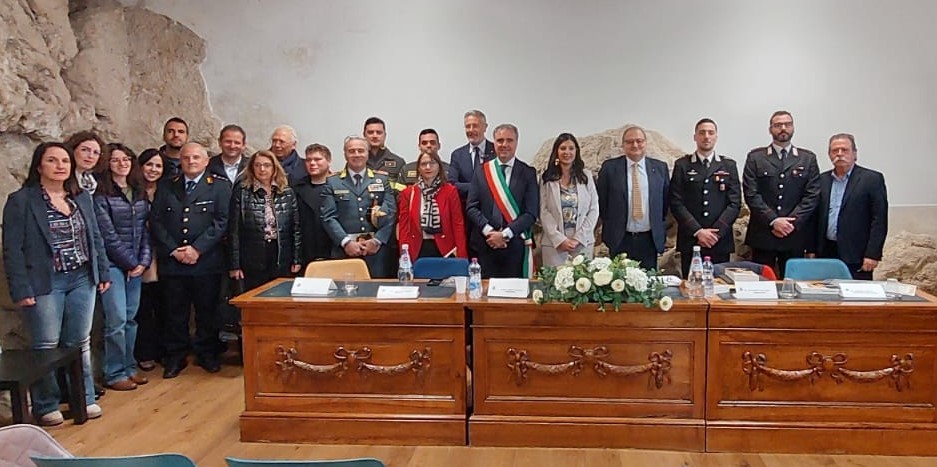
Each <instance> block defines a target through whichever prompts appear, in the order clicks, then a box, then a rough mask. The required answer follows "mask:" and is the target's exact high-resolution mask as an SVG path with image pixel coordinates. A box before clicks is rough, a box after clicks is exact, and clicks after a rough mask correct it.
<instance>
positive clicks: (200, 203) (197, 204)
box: [195, 200, 215, 206]
mask: <svg viewBox="0 0 937 467" xmlns="http://www.w3.org/2000/svg"><path fill="white" fill-rule="evenodd" d="M214 202H215V201H214V200H207V201H199V202H197V203H195V205H196V206H202V205H205V204H212V203H214Z"/></svg>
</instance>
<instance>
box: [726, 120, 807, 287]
mask: <svg viewBox="0 0 937 467" xmlns="http://www.w3.org/2000/svg"><path fill="white" fill-rule="evenodd" d="M768 132H769V133H771V137H772V142H771V145H769V146H766V147H760V148H755V149H753V150H751V152H749V153H748V157H747V158H746V160H745V169H744V171H743V175H742V188H743V191H744V193H745V202H746V203H748V208H749V210H751V218H750V219H749V221H748V233H747V234H746V235H745V243H747V244H748V246H750V247H751V248H752V261H754V262H756V263H760V264H764V265H766V266H770V267H771V268H772V269H774V270H775V271H776V272H777V275H778V277H784V267H785V265H786V264H787V260H788V259H790V258H802V257H803V256H804V250H805V248H806V246H807V240H808V237H809V233H808V232H807V230H808V229H807V227H808V226H809V222H810V221H811V216H812V215H813V211H814V209H816V207H817V202H818V201H819V196H820V169H819V167H818V166H817V156H816V154H814V153H813V152H811V151H809V150H807V149H804V148H798V147H794V145H793V144H791V138H792V137H793V136H794V117H792V116H791V114H790V112H788V111H786V110H779V111H777V112H775V113H773V114H772V115H771V119H770V120H769V127H768Z"/></svg>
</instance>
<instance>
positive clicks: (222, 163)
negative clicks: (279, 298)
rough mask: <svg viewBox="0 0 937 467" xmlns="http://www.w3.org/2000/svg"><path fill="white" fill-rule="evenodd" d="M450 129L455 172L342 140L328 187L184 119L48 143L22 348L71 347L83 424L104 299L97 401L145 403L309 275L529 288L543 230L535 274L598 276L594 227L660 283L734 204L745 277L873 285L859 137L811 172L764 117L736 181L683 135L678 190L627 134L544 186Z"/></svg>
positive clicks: (25, 203) (874, 201)
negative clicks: (816, 267)
mask: <svg viewBox="0 0 937 467" xmlns="http://www.w3.org/2000/svg"><path fill="white" fill-rule="evenodd" d="M463 123H464V129H465V135H466V139H467V143H466V144H464V145H463V146H461V147H459V148H457V149H455V150H454V151H453V152H452V154H451V156H450V159H449V162H448V163H446V162H444V161H443V160H442V158H441V157H440V155H439V150H440V141H439V135H438V134H437V132H436V131H435V130H433V129H429V128H428V129H424V130H422V131H421V132H420V133H419V136H418V150H419V155H418V156H417V159H416V160H415V161H414V162H411V163H405V161H404V160H403V158H401V157H400V156H398V155H396V154H394V153H393V152H392V151H391V150H390V149H388V148H387V147H386V146H385V144H384V143H385V140H386V127H385V123H384V122H383V121H382V120H381V119H379V118H376V117H372V118H369V119H367V120H366V121H365V124H364V127H363V132H362V134H361V135H353V136H349V137H347V138H345V140H344V142H343V145H342V151H343V155H344V159H345V163H344V166H343V167H341V168H340V169H339V170H338V171H337V172H333V171H332V167H331V162H332V154H331V151H330V150H329V148H328V147H326V146H325V145H322V144H311V145H309V146H307V147H306V148H305V150H304V151H303V156H300V155H299V153H298V151H297V136H296V132H295V131H294V130H293V129H292V128H291V127H289V126H280V127H277V128H276V129H275V130H274V131H273V133H272V135H271V137H270V145H269V149H266V150H261V151H257V152H255V153H253V154H252V155H247V154H245V153H244V151H245V147H246V143H247V137H246V132H245V131H244V129H243V128H241V127H240V126H238V125H227V126H225V127H224V128H223V129H222V130H221V132H220V135H219V138H218V145H219V146H220V148H221V152H220V153H219V154H218V155H216V156H214V157H209V154H208V152H207V150H206V148H205V147H203V146H202V145H200V144H198V143H194V142H189V141H188V137H189V128H188V125H187V124H186V122H185V121H184V120H182V119H180V118H171V119H169V120H168V121H167V122H166V123H165V125H164V128H163V141H164V143H165V144H164V145H163V146H162V147H160V148H158V149H147V150H145V151H143V152H142V153H141V154H140V155H139V156H137V155H136V154H135V153H134V152H133V151H132V150H131V149H130V148H127V147H126V146H124V145H122V144H119V143H112V144H105V143H104V142H103V141H102V140H101V139H100V138H99V137H98V136H97V135H95V134H94V133H92V132H80V133H78V134H76V135H73V136H72V137H71V138H69V140H68V141H67V142H65V143H54V142H53V143H43V144H40V145H39V146H38V147H37V148H36V150H35V151H34V153H33V157H32V162H31V165H30V167H29V172H28V175H27V178H26V180H25V182H24V183H23V187H22V188H21V189H20V190H18V191H16V192H14V193H13V194H11V195H10V197H9V198H8V200H7V203H6V207H5V210H4V214H3V253H4V260H5V265H6V271H7V280H8V282H9V285H10V293H11V295H12V298H13V300H14V301H15V302H16V304H17V305H18V306H20V307H22V308H23V309H24V310H25V311H26V313H24V316H25V317H26V321H27V323H28V324H29V327H30V329H31V331H32V339H33V341H32V346H33V348H36V349H43V348H53V347H57V346H66V347H80V348H81V349H82V356H83V357H82V358H83V365H84V368H85V382H84V383H85V388H86V393H87V394H86V398H87V402H88V404H89V405H88V414H89V416H90V417H91V418H95V417H98V416H100V415H101V408H100V406H98V405H97V404H95V399H94V391H93V387H94V385H93V381H92V376H91V374H92V373H91V365H90V353H89V345H90V344H89V343H90V339H89V334H90V332H91V323H92V316H93V314H94V310H95V303H96V301H97V300H99V301H100V304H101V307H100V308H101V310H102V311H103V314H104V323H105V325H104V338H105V346H104V365H103V368H104V382H105V384H106V386H107V387H110V388H112V389H115V390H132V389H135V388H136V387H137V386H138V385H141V384H146V382H147V378H146V377H145V376H144V375H143V374H142V373H141V371H148V370H151V369H153V368H154V367H155V362H156V361H161V362H162V365H163V368H164V371H163V377H164V378H173V377H176V376H177V375H178V374H179V373H180V372H181V371H182V370H183V369H184V368H185V367H186V366H187V363H188V360H187V353H188V352H189V350H190V349H191V350H192V351H193V352H194V354H195V356H196V360H195V361H196V363H197V364H198V365H199V366H201V367H202V368H203V369H205V370H206V371H208V372H217V371H219V369H220V360H219V356H220V354H221V352H222V350H223V349H224V344H223V342H221V341H220V340H219V337H218V336H219V331H220V327H221V322H220V320H219V317H218V309H219V306H218V305H219V301H220V300H222V299H223V297H225V296H227V295H230V294H231V290H237V289H240V290H246V289H250V288H254V287H256V286H258V285H261V284H263V283H265V282H267V281H269V280H271V279H273V278H276V277H281V276H291V275H295V274H297V273H300V270H301V269H302V267H303V266H304V265H305V264H307V263H309V262H311V261H317V260H322V259H329V258H355V257H357V258H362V259H364V261H365V262H366V263H367V265H368V269H369V271H370V273H371V276H372V277H375V278H385V277H393V275H394V271H395V269H396V267H397V260H398V253H399V251H400V250H401V247H402V246H403V245H407V247H408V249H409V252H410V255H411V256H412V257H413V259H416V258H419V257H433V256H436V257H438V256H454V257H461V258H468V257H474V258H478V260H479V263H480V264H481V267H482V273H483V275H484V276H485V277H531V276H532V274H533V268H534V265H535V263H537V262H538V261H536V259H535V258H534V257H533V253H534V244H533V242H534V237H533V233H534V232H533V226H534V224H535V222H537V221H538V220H539V222H540V225H541V226H542V235H541V236H540V243H541V245H540V246H541V248H540V252H541V257H540V260H539V263H540V264H544V265H559V264H562V263H564V262H566V261H567V260H568V259H569V258H570V257H571V256H575V255H578V254H580V253H581V254H585V255H586V256H590V257H591V256H592V254H593V250H594V247H595V229H596V227H597V225H599V223H600V221H601V225H602V235H601V236H602V241H603V242H604V243H605V245H606V246H607V247H608V249H609V251H610V253H611V254H612V255H617V254H619V253H627V254H628V256H629V257H631V258H634V259H637V260H639V261H640V263H641V265H642V267H645V268H656V267H657V259H658V255H659V254H660V253H662V252H663V250H664V244H665V232H666V227H667V225H666V224H667V214H668V212H670V213H672V214H673V218H674V219H675V221H676V223H677V224H678V236H677V249H678V250H679V251H680V252H681V256H682V258H683V264H682V269H683V274H684V275H686V273H687V270H688V268H689V259H690V256H691V251H692V248H693V246H696V245H699V246H700V247H701V248H702V253H703V254H704V255H706V256H711V257H712V260H713V262H716V263H718V262H725V261H728V260H729V256H730V255H731V254H732V253H733V252H734V250H735V240H734V239H733V230H732V226H733V223H734V222H735V220H736V218H737V217H738V214H739V210H740V208H741V200H742V196H743V193H744V198H745V201H746V203H747V204H748V206H749V208H750V210H751V219H750V221H749V226H748V233H747V236H746V242H747V243H748V244H749V245H750V246H751V247H752V250H753V253H752V260H753V261H756V262H759V263H762V264H765V265H768V266H771V267H772V268H774V269H776V270H777V271H778V273H779V274H780V275H783V273H784V264H785V262H786V261H787V259H789V258H793V257H802V256H805V255H817V256H824V257H836V258H840V259H842V260H843V261H844V262H846V263H847V264H848V265H849V266H850V269H851V270H852V271H854V275H855V276H856V277H857V278H871V274H872V270H873V269H874V268H875V267H876V265H877V262H878V261H879V260H880V259H881V254H882V246H883V243H884V240H885V235H886V232H887V224H888V222H887V197H886V189H885V183H884V178H883V177H882V175H881V174H880V173H879V172H875V171H872V170H869V169H865V168H863V167H860V166H858V165H856V159H857V148H856V144H855V138H854V137H853V136H852V135H849V134H845V133H843V134H836V135H834V136H832V137H831V138H830V141H829V149H828V151H829V157H830V161H831V162H832V164H833V170H831V171H827V172H824V173H822V174H821V173H820V171H819V169H818V165H817V160H816V156H815V155H814V153H813V152H811V151H809V150H807V149H804V148H800V147H795V146H793V144H792V143H791V138H792V137H793V134H794V123H793V118H792V116H791V114H790V113H788V112H786V111H778V112H775V113H774V114H773V115H772V116H771V118H770V121H769V127H768V130H769V133H770V134H771V137H772V142H771V144H770V145H768V146H764V147H760V148H757V149H754V150H752V151H751V152H750V153H749V154H748V156H747V159H746V161H745V166H744V168H743V171H742V174H741V177H740V175H739V172H738V169H737V166H736V163H735V161H734V160H733V159H732V158H730V157H728V156H725V155H722V154H718V153H716V151H715V146H716V141H717V139H718V129H717V126H716V122H714V121H713V120H711V119H702V120H700V121H699V122H698V123H697V124H696V126H695V129H694V140H695V142H696V150H695V151H694V152H693V153H691V154H688V155H686V156H684V157H682V158H680V159H679V160H677V161H676V163H675V164H674V167H673V172H672V174H671V173H670V170H669V169H668V166H667V164H666V163H665V162H662V161H660V160H657V159H652V158H648V157H647V153H646V146H647V135H646V134H645V131H644V130H643V129H641V128H640V127H636V126H635V127H629V128H627V129H625V131H624V134H623V136H622V149H623V153H624V154H623V155H622V156H621V157H616V158H613V159H609V160H607V161H605V162H604V163H603V164H602V166H601V169H600V170H599V172H598V174H597V176H594V175H593V174H592V173H591V172H590V171H589V170H587V169H586V168H585V163H584V161H583V158H582V155H581V153H580V146H579V142H578V141H577V139H576V137H575V136H573V135H572V134H569V133H563V134H560V135H559V136H558V137H557V138H556V139H555V141H554V144H553V147H552V150H551V153H550V156H549V159H548V162H547V166H546V168H545V170H544V171H543V173H542V174H540V175H539V177H538V175H537V173H536V171H535V170H534V168H532V167H531V166H529V165H528V164H526V163H524V162H523V161H521V160H519V159H517V157H516V150H517V142H518V129H517V127H515V126H514V125H511V124H502V125H498V126H496V127H495V128H494V130H493V132H492V140H489V139H488V138H487V137H486V134H487V129H488V123H487V119H486V116H485V114H484V113H482V112H481V111H478V110H472V111H469V112H466V113H465V115H464V117H463ZM232 284H234V286H236V287H237V288H236V289H230V288H231V287H233V286H232ZM229 289H230V290H229ZM98 297H99V299H98ZM192 309H194V311H195V325H196V326H195V327H196V330H195V336H194V338H190V333H189V314H190V310H192ZM31 390H32V399H33V413H34V415H35V416H36V417H37V419H38V421H39V422H40V423H41V424H45V425H52V424H57V423H61V422H62V414H61V412H59V411H58V401H59V388H58V385H57V382H56V380H55V378H54V377H53V376H52V375H49V376H48V377H47V378H45V379H43V380H42V381H41V382H40V383H39V384H36V385H33V387H32V388H31Z"/></svg>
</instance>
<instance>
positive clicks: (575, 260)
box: [573, 255, 586, 266]
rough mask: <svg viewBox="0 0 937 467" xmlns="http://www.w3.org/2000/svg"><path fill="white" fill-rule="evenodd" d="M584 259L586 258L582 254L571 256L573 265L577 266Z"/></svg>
mask: <svg viewBox="0 0 937 467" xmlns="http://www.w3.org/2000/svg"><path fill="white" fill-rule="evenodd" d="M585 260H586V257H585V256H583V255H576V257H575V258H573V266H579V265H580V264H582V262H583V261H585Z"/></svg>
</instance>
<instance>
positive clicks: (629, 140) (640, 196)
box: [595, 126, 670, 269]
mask: <svg viewBox="0 0 937 467" xmlns="http://www.w3.org/2000/svg"><path fill="white" fill-rule="evenodd" d="M621 146H622V149H623V151H624V155H622V156H619V157H616V158H614V159H609V160H607V161H605V162H603V163H602V167H601V168H600V169H599V177H598V180H597V181H596V184H595V187H596V191H597V192H598V194H599V218H600V219H602V241H603V242H605V246H606V247H608V250H609V253H610V254H611V256H613V257H614V256H617V255H618V254H620V253H627V254H628V257H629V258H631V259H634V260H637V261H639V262H640V263H641V267H642V268H645V269H651V268H657V255H659V254H661V253H663V252H664V244H665V241H666V236H667V227H666V225H664V218H665V217H666V216H667V208H668V204H669V199H668V197H667V193H668V191H669V186H670V173H669V171H668V170H667V163H666V162H663V161H659V160H657V159H651V158H649V157H647V133H645V132H644V129H643V128H641V127H638V126H630V127H628V128H625V132H624V133H623V134H622V136H621Z"/></svg>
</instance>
